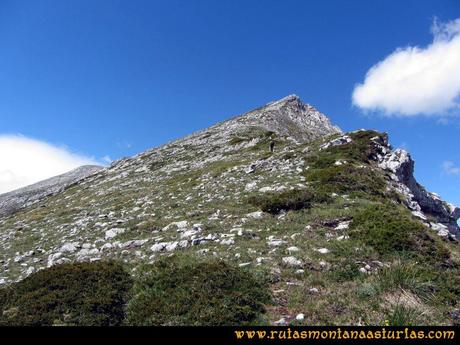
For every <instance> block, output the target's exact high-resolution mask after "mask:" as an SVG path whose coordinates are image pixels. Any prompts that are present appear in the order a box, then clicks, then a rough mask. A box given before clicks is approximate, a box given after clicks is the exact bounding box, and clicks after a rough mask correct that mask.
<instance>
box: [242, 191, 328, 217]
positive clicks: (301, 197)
mask: <svg viewBox="0 0 460 345" xmlns="http://www.w3.org/2000/svg"><path fill="white" fill-rule="evenodd" d="M330 200H331V197H330V196H329V195H327V194H325V193H313V192H312V191H310V190H306V189H302V190H289V191H285V192H280V193H265V194H261V195H256V196H252V197H251V198H249V203H251V204H252V205H254V206H257V207H259V208H260V209H261V210H262V211H264V212H268V213H271V214H277V213H280V212H281V211H282V210H284V211H296V210H301V209H306V208H310V207H312V205H313V203H322V202H328V201H330Z"/></svg>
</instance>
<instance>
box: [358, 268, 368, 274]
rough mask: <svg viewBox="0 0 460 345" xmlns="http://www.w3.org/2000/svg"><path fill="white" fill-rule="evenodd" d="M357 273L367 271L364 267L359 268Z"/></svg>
mask: <svg viewBox="0 0 460 345" xmlns="http://www.w3.org/2000/svg"><path fill="white" fill-rule="evenodd" d="M359 271H360V272H361V273H367V270H366V269H365V268H364V267H360V268H359Z"/></svg>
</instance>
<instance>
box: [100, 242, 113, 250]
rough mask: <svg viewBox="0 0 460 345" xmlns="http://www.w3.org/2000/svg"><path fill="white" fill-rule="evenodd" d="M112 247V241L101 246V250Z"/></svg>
mask: <svg viewBox="0 0 460 345" xmlns="http://www.w3.org/2000/svg"><path fill="white" fill-rule="evenodd" d="M112 248H113V245H112V243H106V244H104V245H103V246H102V247H101V251H102V252H103V251H105V250H109V249H112Z"/></svg>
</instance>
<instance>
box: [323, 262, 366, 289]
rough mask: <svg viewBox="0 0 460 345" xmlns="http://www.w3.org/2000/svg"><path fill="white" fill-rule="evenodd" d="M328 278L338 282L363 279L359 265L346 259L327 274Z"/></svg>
mask: <svg viewBox="0 0 460 345" xmlns="http://www.w3.org/2000/svg"><path fill="white" fill-rule="evenodd" d="M327 275H328V277H329V278H330V279H331V280H333V281H336V282H340V283H342V282H346V281H350V280H354V279H356V278H357V277H361V276H362V273H360V272H359V265H358V264H357V263H355V262H354V261H352V260H349V259H346V260H343V261H342V262H340V263H337V264H334V265H333V266H332V268H331V270H330V271H328V272H327Z"/></svg>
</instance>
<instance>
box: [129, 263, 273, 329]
mask: <svg viewBox="0 0 460 345" xmlns="http://www.w3.org/2000/svg"><path fill="white" fill-rule="evenodd" d="M269 300H270V297H269V294H268V292H267V288H266V286H265V283H262V282H261V281H260V280H258V279H256V278H255V276H253V275H252V274H250V273H249V272H247V271H245V270H243V269H242V268H239V267H233V266H230V265H229V264H226V263H225V262H223V261H217V260H213V261H198V260H195V259H191V258H188V257H177V256H175V257H169V258H162V259H160V260H159V261H158V262H156V263H154V264H153V265H149V266H146V267H145V268H144V270H143V271H142V274H141V278H140V280H139V281H138V282H137V283H136V284H135V286H134V297H133V299H132V300H131V301H130V302H129V304H128V308H127V324H129V325H241V324H246V323H250V322H254V321H255V320H256V319H257V318H258V316H259V315H260V314H261V313H262V312H263V311H264V303H267V302H269Z"/></svg>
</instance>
